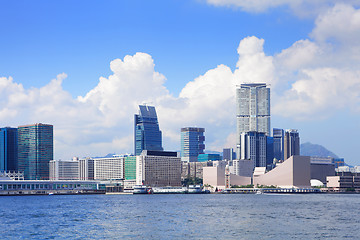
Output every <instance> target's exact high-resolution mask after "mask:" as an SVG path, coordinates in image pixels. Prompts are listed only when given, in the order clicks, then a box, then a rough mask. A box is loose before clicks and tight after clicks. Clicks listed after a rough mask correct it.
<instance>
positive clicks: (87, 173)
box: [79, 157, 94, 180]
mask: <svg viewBox="0 0 360 240" xmlns="http://www.w3.org/2000/svg"><path fill="white" fill-rule="evenodd" d="M79 180H94V159H92V158H89V157H88V158H84V159H80V160H79Z"/></svg>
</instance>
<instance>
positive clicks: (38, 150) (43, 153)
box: [18, 123, 54, 180]
mask: <svg viewBox="0 0 360 240" xmlns="http://www.w3.org/2000/svg"><path fill="white" fill-rule="evenodd" d="M53 157H54V149H53V126H52V125H48V124H42V123H36V124H32V125H25V126H19V127H18V164H19V171H23V172H24V178H25V179H27V180H43V179H49V162H50V161H51V160H53Z"/></svg>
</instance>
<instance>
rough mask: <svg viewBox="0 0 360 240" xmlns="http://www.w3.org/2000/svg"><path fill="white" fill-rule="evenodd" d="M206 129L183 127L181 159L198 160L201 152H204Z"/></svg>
mask: <svg viewBox="0 0 360 240" xmlns="http://www.w3.org/2000/svg"><path fill="white" fill-rule="evenodd" d="M204 132H205V129H204V128H195V127H186V128H181V160H182V161H185V162H197V161H198V156H199V154H204V149H205V144H204V141H205V136H204Z"/></svg>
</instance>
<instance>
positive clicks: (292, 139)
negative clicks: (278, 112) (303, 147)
mask: <svg viewBox="0 0 360 240" xmlns="http://www.w3.org/2000/svg"><path fill="white" fill-rule="evenodd" d="M297 155H300V136H299V132H298V131H297V130H296V129H287V130H286V131H285V137H284V160H286V159H288V158H289V157H291V156H297Z"/></svg>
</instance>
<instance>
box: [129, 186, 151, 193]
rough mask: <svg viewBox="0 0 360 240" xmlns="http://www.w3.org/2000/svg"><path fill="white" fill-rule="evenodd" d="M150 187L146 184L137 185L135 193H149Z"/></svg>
mask: <svg viewBox="0 0 360 240" xmlns="http://www.w3.org/2000/svg"><path fill="white" fill-rule="evenodd" d="M149 190H150V189H149V188H148V187H147V186H145V185H135V186H134V189H133V194H147V193H148V191H149Z"/></svg>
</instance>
